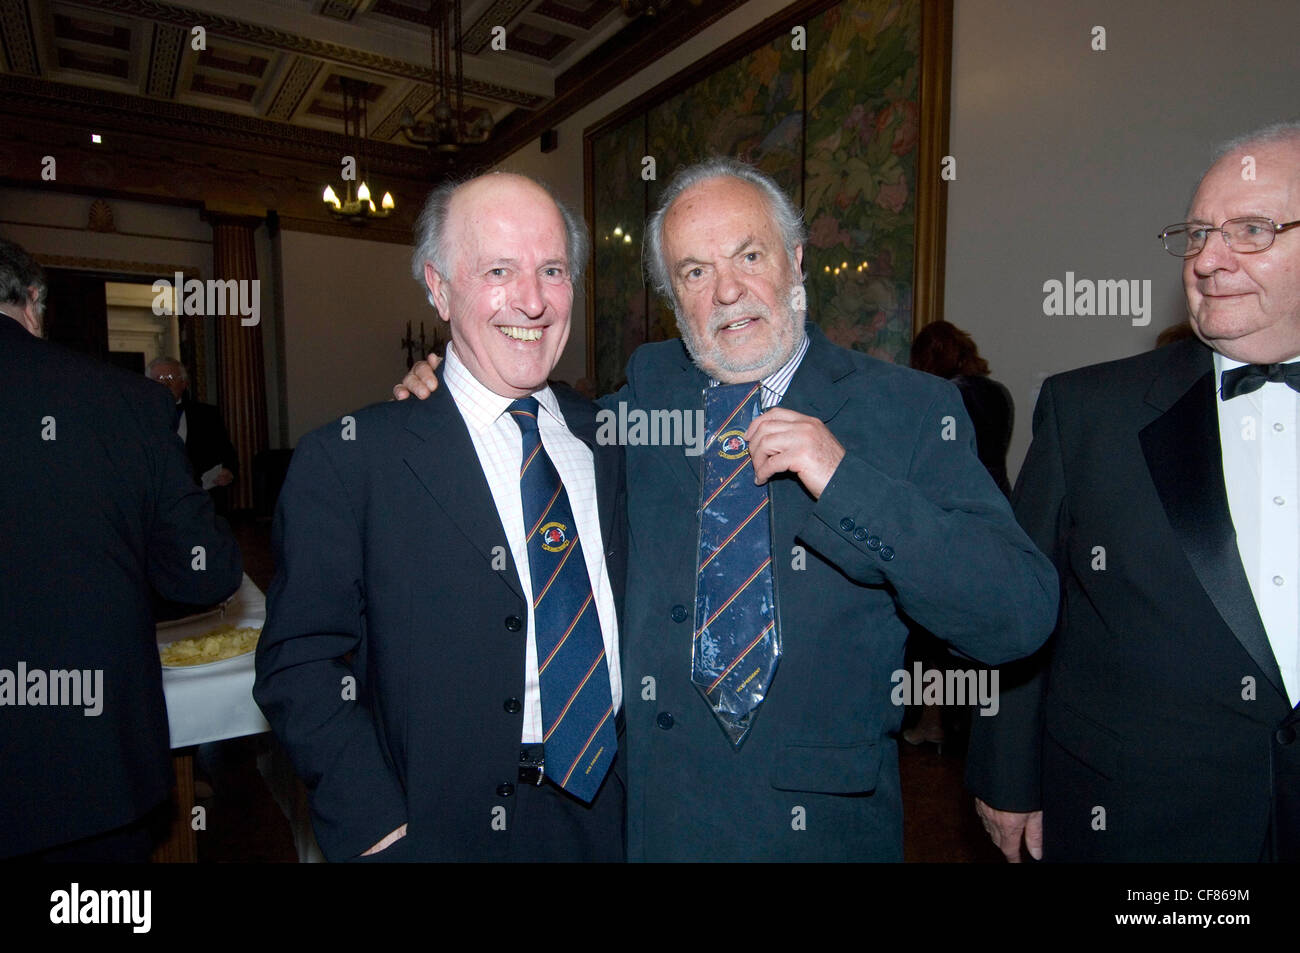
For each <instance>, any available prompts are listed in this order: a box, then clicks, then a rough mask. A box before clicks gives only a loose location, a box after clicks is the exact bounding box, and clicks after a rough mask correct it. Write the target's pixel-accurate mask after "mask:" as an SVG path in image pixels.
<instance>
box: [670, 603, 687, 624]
mask: <svg viewBox="0 0 1300 953" xmlns="http://www.w3.org/2000/svg"><path fill="white" fill-rule="evenodd" d="M671 615H672V617H673V621H674V622H685V621H686V607H685V606H673V611H672V613H671Z"/></svg>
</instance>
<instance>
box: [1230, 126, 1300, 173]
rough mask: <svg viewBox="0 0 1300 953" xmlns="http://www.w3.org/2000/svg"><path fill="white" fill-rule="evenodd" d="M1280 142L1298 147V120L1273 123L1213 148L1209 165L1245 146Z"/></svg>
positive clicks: (1299, 144)
mask: <svg viewBox="0 0 1300 953" xmlns="http://www.w3.org/2000/svg"><path fill="white" fill-rule="evenodd" d="M1281 142H1285V143H1294V144H1295V145H1298V146H1300V120H1294V121H1291V122H1275V123H1271V124H1270V125H1267V126H1264V127H1262V128H1260V129H1256V130H1254V131H1253V132H1247V133H1243V134H1242V135H1240V136H1234V137H1233V138H1231V139H1229V140H1228V141H1226V142H1223V143H1220V144H1219V145H1218V146H1217V147H1215V149H1214V153H1213V156H1212V160H1211V163H1210V164H1211V165H1213V164H1214V163H1215V162H1218V161H1219V160H1220V159H1222V158H1223V157H1224V156H1227V155H1231V154H1232V153H1234V152H1240V151H1241V150H1243V149H1245V148H1246V147H1247V146H1267V145H1274V144H1276V143H1281Z"/></svg>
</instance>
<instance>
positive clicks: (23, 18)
mask: <svg viewBox="0 0 1300 953" xmlns="http://www.w3.org/2000/svg"><path fill="white" fill-rule="evenodd" d="M0 43H2V44H4V52H5V59H7V60H8V61H9V69H11V70H12V71H13V72H15V73H26V74H27V75H29V76H39V75H40V74H41V66H40V61H39V60H37V58H36V37H35V35H34V34H33V33H32V21H31V15H30V14H29V13H28V12H27V4H25V3H0Z"/></svg>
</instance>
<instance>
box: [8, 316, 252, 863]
mask: <svg viewBox="0 0 1300 953" xmlns="http://www.w3.org/2000/svg"><path fill="white" fill-rule="evenodd" d="M47 436H48V437H51V438H53V439H46V437H47ZM0 447H3V448H4V463H3V465H0V525H2V526H3V527H4V530H3V535H2V536H0V668H4V669H8V670H9V671H14V670H15V668H16V666H17V663H18V662H20V661H21V662H25V663H26V664H27V668H28V671H29V672H30V671H32V670H36V669H40V670H43V671H48V670H51V669H54V670H70V669H77V670H89V671H92V672H93V671H94V670H96V669H98V670H100V671H102V672H103V697H102V698H101V699H100V703H101V704H102V711H101V712H100V713H99V714H98V715H91V716H87V715H85V714H83V708H81V707H53V706H48V705H46V706H39V707H30V706H24V707H12V708H11V707H8V706H5V707H3V708H0V765H3V771H4V780H3V781H2V782H0V857H7V856H12V855H15V854H26V853H30V852H32V851H37V850H43V849H45V848H48V847H53V846H55V845H58V844H64V843H68V842H70V841H74V840H79V839H81V838H83V837H88V836H91V835H95V834H101V833H104V832H107V831H110V830H113V829H114V828H117V827H122V826H124V825H126V824H128V823H130V822H132V821H134V820H136V819H137V818H140V817H142V816H143V815H144V814H146V813H147V812H148V811H149V810H150V809H151V808H153V807H154V806H155V805H157V804H159V803H160V802H161V801H163V800H164V799H165V798H166V797H167V794H168V792H169V791H170V790H171V787H172V785H173V783H174V775H173V773H172V766H171V758H170V756H169V741H168V735H167V708H166V705H165V703H164V700H163V690H162V669H161V666H160V663H159V659H158V644H157V640H156V637H155V630H154V621H153V609H152V605H151V596H152V594H153V593H157V594H159V595H161V596H163V597H164V598H167V599H170V600H174V601H176V602H184V603H193V604H199V605H211V604H213V603H216V602H219V601H221V600H222V599H224V598H225V597H226V596H228V595H230V594H231V593H232V592H234V591H235V590H236V589H237V588H238V587H239V582H240V580H241V579H242V578H243V572H242V565H241V562H240V556H239V548H238V547H237V546H236V545H235V539H234V537H233V536H232V535H231V534H230V530H229V529H228V528H227V527H226V525H225V523H224V521H222V520H220V519H216V518H214V516H213V513H212V502H211V500H209V499H208V495H207V494H206V493H204V492H203V491H202V490H201V489H199V487H198V486H197V485H196V484H195V483H194V479H193V477H191V475H190V468H189V463H188V462H187V461H186V459H185V447H184V446H183V445H182V444H181V441H180V438H179V437H177V436H176V431H175V430H174V429H173V428H172V398H171V395H170V394H168V393H167V390H166V389H165V388H163V387H160V386H158V385H157V384H155V383H153V382H152V381H150V380H148V379H146V378H145V377H143V376H142V375H138V374H129V373H127V372H125V371H122V370H119V369H118V368H115V367H112V366H110V365H107V364H103V363H100V362H99V361H96V360H93V359H91V358H88V357H85V356H83V355H80V354H76V353H74V352H72V351H69V350H67V349H65V348H63V347H60V346H59V345H57V344H51V343H50V342H48V341H43V340H40V339H38V338H34V337H32V336H31V335H30V334H28V333H27V331H26V330H25V329H24V328H23V327H22V326H21V325H19V324H18V322H17V321H14V320H12V319H11V318H8V317H5V316H3V315H0ZM199 546H201V547H203V554H202V560H201V561H200V560H198V559H197V557H196V555H195V553H194V548H195V547H199Z"/></svg>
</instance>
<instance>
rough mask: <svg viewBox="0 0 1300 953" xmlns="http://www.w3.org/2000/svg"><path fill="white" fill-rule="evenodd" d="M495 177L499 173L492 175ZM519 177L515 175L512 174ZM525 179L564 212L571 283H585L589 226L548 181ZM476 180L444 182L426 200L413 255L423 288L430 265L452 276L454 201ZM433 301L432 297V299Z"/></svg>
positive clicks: (414, 270) (413, 265) (413, 271)
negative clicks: (450, 236) (448, 235)
mask: <svg viewBox="0 0 1300 953" xmlns="http://www.w3.org/2000/svg"><path fill="white" fill-rule="evenodd" d="M490 174H493V175H496V174H499V173H490ZM511 174H515V173H511ZM519 178H521V179H527V180H528V181H529V182H532V183H533V184H534V185H536V186H537V187H538V188H540V189H541V190H542V191H543V192H545V193H546V194H547V195H549V196H550V198H551V201H552V202H554V203H555V208H556V210H557V211H558V212H559V213H560V218H561V219H563V220H564V251H565V254H566V255H567V256H568V259H569V282H570V284H572V285H573V286H575V287H576V286H577V284H578V282H579V281H581V280H582V272H583V269H584V268H585V267H586V265H587V248H588V241H587V226H586V223H585V222H583V220H582V219H581V218H579V217H578V216H577V215H575V214H574V213H573V211H572V210H571V209H570V208H569V207H568V206H567V205H565V204H564V203H563V202H561V201H560V200H559V199H558V198H556V196H555V193H554V192H553V191H551V188H550V186H548V185H547V184H546V183H545V182H538V181H537V180H536V179H533V178H530V177H529V176H523V175H521V176H519ZM472 181H473V179H453V180H450V181H447V182H444V183H443V184H442V185H440V186H438V187H437V188H436V189H434V190H433V191H432V192H430V193H429V198H428V199H427V200H425V203H424V210H423V211H422V212H420V217H419V219H417V220H416V223H415V252H414V254H412V255H411V275H412V276H413V277H414V278H415V280H416V281H418V282H419V283H420V284H421V285H422V286H423V285H424V266H425V263H426V262H427V263H428V264H431V265H433V270H434V271H436V272H437V273H438V274H440V275H441V276H442V277H443V278H444V279H449V278H450V277H451V249H450V248H449V247H448V245H447V240H446V232H447V219H448V217H449V213H450V211H451V200H452V197H453V196H454V195H455V194H456V192H457V190H459V189H460V187H461V186H462V185H467V184H468V183H469V182H472ZM430 301H431V302H432V297H430Z"/></svg>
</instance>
